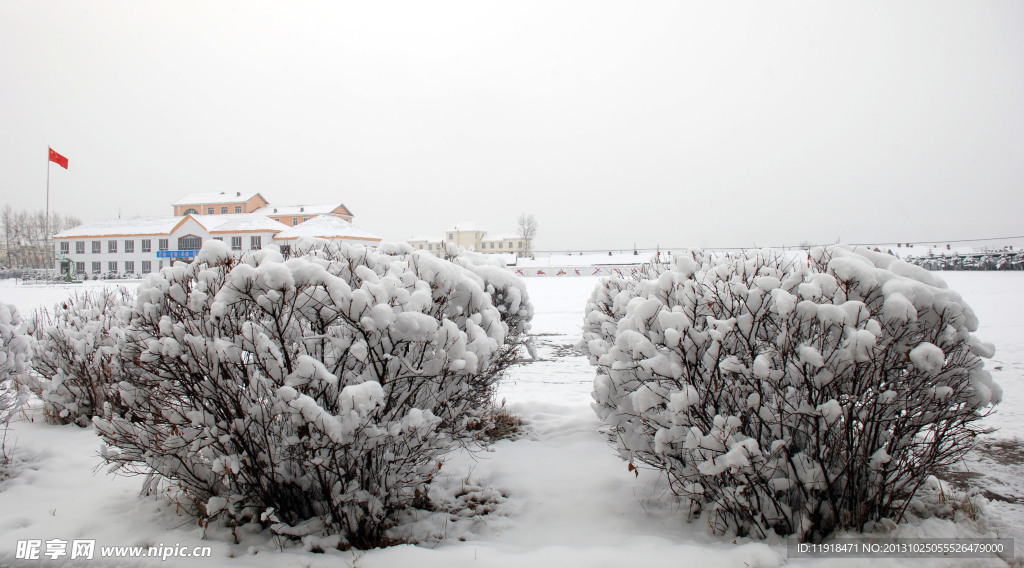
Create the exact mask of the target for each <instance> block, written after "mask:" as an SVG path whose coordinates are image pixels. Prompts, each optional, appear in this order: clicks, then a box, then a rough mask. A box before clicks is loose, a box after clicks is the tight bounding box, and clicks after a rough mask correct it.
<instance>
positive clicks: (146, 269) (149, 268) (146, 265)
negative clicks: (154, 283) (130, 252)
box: [142, 260, 153, 274]
mask: <svg viewBox="0 0 1024 568" xmlns="http://www.w3.org/2000/svg"><path fill="white" fill-rule="evenodd" d="M150 272H153V262H152V261H149V260H143V261H142V273H143V274H149V273H150Z"/></svg>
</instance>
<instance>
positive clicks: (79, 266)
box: [75, 262, 85, 274]
mask: <svg viewBox="0 0 1024 568" xmlns="http://www.w3.org/2000/svg"><path fill="white" fill-rule="evenodd" d="M75 274H85V263H84V262H76V263H75Z"/></svg>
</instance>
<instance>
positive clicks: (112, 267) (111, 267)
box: [107, 260, 117, 272]
mask: <svg viewBox="0 0 1024 568" xmlns="http://www.w3.org/2000/svg"><path fill="white" fill-rule="evenodd" d="M107 272H117V261H116V260H111V261H110V262H108V263H107Z"/></svg>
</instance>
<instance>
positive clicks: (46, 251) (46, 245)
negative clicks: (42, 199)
mask: <svg viewBox="0 0 1024 568" xmlns="http://www.w3.org/2000/svg"><path fill="white" fill-rule="evenodd" d="M44 226H45V228H44V229H43V231H45V232H44V233H43V263H44V264H46V265H49V264H50V262H49V260H50V147H49V146H47V147H46V221H45V223H44ZM51 268H52V266H46V270H47V271H49V270H50V269H51Z"/></svg>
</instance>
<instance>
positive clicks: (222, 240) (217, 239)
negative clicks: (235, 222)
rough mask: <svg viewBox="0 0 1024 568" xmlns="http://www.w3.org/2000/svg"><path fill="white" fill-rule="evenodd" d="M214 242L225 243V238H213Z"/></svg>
mask: <svg viewBox="0 0 1024 568" xmlns="http://www.w3.org/2000/svg"><path fill="white" fill-rule="evenodd" d="M213 240H215V241H220V242H224V237H213Z"/></svg>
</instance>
